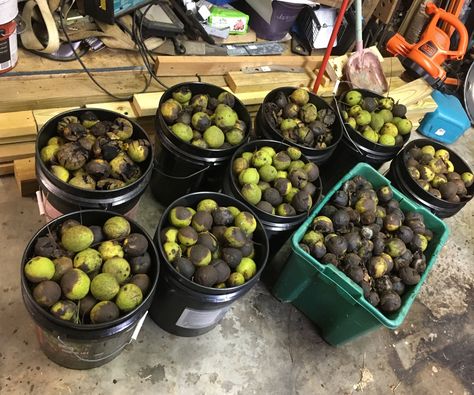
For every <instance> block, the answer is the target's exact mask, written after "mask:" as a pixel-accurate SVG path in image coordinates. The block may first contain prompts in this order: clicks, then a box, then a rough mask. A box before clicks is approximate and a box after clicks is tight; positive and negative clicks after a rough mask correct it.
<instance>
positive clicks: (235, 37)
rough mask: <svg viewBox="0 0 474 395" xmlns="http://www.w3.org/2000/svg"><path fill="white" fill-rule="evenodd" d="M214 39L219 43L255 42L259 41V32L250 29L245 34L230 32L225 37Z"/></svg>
mask: <svg viewBox="0 0 474 395" xmlns="http://www.w3.org/2000/svg"><path fill="white" fill-rule="evenodd" d="M214 41H215V42H216V44H217V45H223V44H243V43H253V42H255V41H257V34H256V33H255V32H254V31H253V30H252V29H249V30H248V32H247V33H245V34H229V37H227V38H225V39H222V38H218V37H214Z"/></svg>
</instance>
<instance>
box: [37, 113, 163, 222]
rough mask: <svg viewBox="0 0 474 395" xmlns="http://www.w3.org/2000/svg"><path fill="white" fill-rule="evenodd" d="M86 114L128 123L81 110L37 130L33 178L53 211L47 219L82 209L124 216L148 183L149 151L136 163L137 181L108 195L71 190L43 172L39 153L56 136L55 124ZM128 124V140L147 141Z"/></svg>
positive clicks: (138, 127)
mask: <svg viewBox="0 0 474 395" xmlns="http://www.w3.org/2000/svg"><path fill="white" fill-rule="evenodd" d="M86 111H92V112H93V113H94V114H96V115H97V117H98V118H99V119H100V120H106V121H113V120H114V119H115V118H118V117H120V118H125V119H128V118H127V117H125V116H123V115H122V114H120V113H118V112H114V111H109V110H103V109H99V108H97V109H96V108H81V109H77V110H71V111H66V112H63V113H61V114H59V115H56V116H55V117H54V118H51V119H50V120H49V121H48V122H47V123H46V124H45V125H44V126H43V127H42V128H41V130H40V132H39V133H38V137H37V139H36V153H35V156H36V165H35V166H36V176H37V178H38V184H39V186H40V189H41V190H42V191H43V195H44V197H45V198H46V199H47V201H48V203H49V204H50V205H51V206H52V207H53V208H54V209H55V215H50V217H56V216H57V214H59V213H61V214H67V213H71V212H74V211H78V210H83V209H86V210H87V209H91V210H92V209H101V210H113V211H115V212H117V213H119V214H126V213H128V212H130V211H131V210H132V209H133V208H134V207H135V206H136V205H137V203H138V201H139V200H140V197H141V195H142V194H143V192H144V191H145V188H146V187H147V185H148V182H149V181H150V177H151V170H152V168H153V156H154V153H153V150H152V149H150V151H149V154H148V158H147V159H146V160H145V161H144V162H142V163H138V165H139V166H140V168H141V170H142V175H141V177H140V178H139V179H138V180H136V181H134V182H132V183H131V184H129V185H127V186H125V187H123V188H118V189H114V190H110V191H98V190H93V191H91V190H86V189H81V188H77V187H74V186H72V185H70V184H68V183H67V182H63V181H61V180H60V179H59V178H57V177H56V176H54V175H53V174H52V173H51V172H50V171H49V170H48V169H47V167H46V165H45V164H44V163H43V162H42V160H41V159H40V151H41V148H43V147H44V146H45V145H46V144H47V142H48V140H49V139H50V138H51V137H53V136H57V131H56V128H57V124H58V122H59V120H60V119H62V118H63V117H66V116H76V117H80V115H81V114H83V113H84V112H86ZM128 120H129V121H130V122H131V123H132V125H133V135H132V139H146V140H148V141H149V139H148V136H147V134H146V133H145V131H144V130H143V129H142V127H141V126H140V125H138V124H137V123H136V122H134V121H133V120H131V119H128Z"/></svg>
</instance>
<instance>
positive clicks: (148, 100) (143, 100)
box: [133, 87, 269, 117]
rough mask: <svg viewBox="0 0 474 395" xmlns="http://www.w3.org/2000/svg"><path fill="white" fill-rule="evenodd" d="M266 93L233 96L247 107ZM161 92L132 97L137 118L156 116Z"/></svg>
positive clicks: (262, 97) (259, 102) (245, 93)
mask: <svg viewBox="0 0 474 395" xmlns="http://www.w3.org/2000/svg"><path fill="white" fill-rule="evenodd" d="M223 89H226V90H228V91H229V92H232V91H231V89H230V88H227V87H223ZM268 92H269V91H268V90H267V91H260V92H241V93H237V94H235V96H237V98H238V99H239V100H240V101H241V102H242V103H243V104H244V105H247V106H250V105H256V104H258V105H259V104H261V103H262V101H263V99H264V98H265V96H266V95H267V94H268ZM162 95H163V92H154V93H140V94H136V95H133V106H134V107H135V110H136V112H137V116H139V117H147V116H154V115H155V114H156V109H157V108H158V104H159V102H160V99H161V96H162Z"/></svg>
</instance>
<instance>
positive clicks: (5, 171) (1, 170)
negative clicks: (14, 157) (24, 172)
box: [0, 162, 13, 176]
mask: <svg viewBox="0 0 474 395" xmlns="http://www.w3.org/2000/svg"><path fill="white" fill-rule="evenodd" d="M10 174H13V162H7V163H0V176H8V175H10Z"/></svg>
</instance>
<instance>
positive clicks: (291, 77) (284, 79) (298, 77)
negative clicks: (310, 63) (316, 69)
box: [225, 71, 311, 93]
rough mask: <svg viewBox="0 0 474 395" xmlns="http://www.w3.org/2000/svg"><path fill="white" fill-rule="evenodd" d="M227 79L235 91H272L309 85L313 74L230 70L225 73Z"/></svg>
mask: <svg viewBox="0 0 474 395" xmlns="http://www.w3.org/2000/svg"><path fill="white" fill-rule="evenodd" d="M225 80H226V82H227V85H228V86H229V88H230V89H231V90H232V91H233V92H234V93H239V92H258V91H265V90H268V91H270V90H272V89H275V88H279V87H281V86H294V87H308V86H309V83H310V81H311V76H310V75H308V73H288V72H269V73H243V72H241V71H230V72H229V73H227V74H226V75H225Z"/></svg>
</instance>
